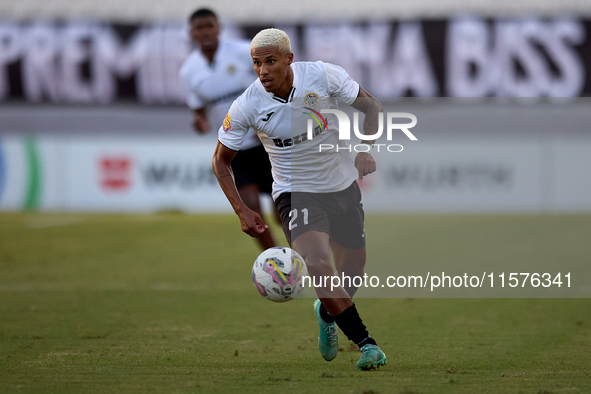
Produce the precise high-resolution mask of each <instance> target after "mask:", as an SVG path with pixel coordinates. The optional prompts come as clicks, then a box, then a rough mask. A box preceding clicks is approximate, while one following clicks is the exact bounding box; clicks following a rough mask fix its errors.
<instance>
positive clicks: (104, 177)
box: [99, 157, 131, 192]
mask: <svg viewBox="0 0 591 394" xmlns="http://www.w3.org/2000/svg"><path fill="white" fill-rule="evenodd" d="M99 166H100V172H101V179H100V182H101V187H102V189H103V190H104V191H116V192H120V191H127V189H129V186H130V185H131V158H129V157H103V158H102V159H100V160H99Z"/></svg>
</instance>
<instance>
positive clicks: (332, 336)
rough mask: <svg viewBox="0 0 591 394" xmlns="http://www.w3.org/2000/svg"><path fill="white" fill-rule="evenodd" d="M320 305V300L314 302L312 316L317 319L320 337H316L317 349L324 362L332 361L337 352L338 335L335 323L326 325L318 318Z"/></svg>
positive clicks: (320, 317)
mask: <svg viewBox="0 0 591 394" xmlns="http://www.w3.org/2000/svg"><path fill="white" fill-rule="evenodd" d="M321 305H322V303H321V302H320V300H318V299H317V300H316V301H314V314H315V315H316V318H317V319H318V325H319V326H320V336H319V337H318V349H320V354H322V357H324V359H325V360H326V361H331V360H333V359H334V358H335V357H336V356H337V353H338V352H339V334H338V333H337V324H336V323H334V322H333V323H327V322H325V321H324V319H322V316H320V306H321Z"/></svg>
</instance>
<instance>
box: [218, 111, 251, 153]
mask: <svg viewBox="0 0 591 394" xmlns="http://www.w3.org/2000/svg"><path fill="white" fill-rule="evenodd" d="M249 129H250V126H249V124H248V121H247V120H246V116H244V113H243V112H242V110H241V109H240V106H239V105H238V103H237V102H236V101H234V102H233V103H232V106H231V107H230V109H229V110H228V114H227V115H226V117H225V118H224V123H223V124H222V125H221V127H220V129H219V131H218V141H220V143H221V144H222V145H224V146H225V147H226V148H229V149H232V150H235V151H238V150H240V147H241V146H242V143H243V142H244V139H245V138H246V134H247V133H248V130H249Z"/></svg>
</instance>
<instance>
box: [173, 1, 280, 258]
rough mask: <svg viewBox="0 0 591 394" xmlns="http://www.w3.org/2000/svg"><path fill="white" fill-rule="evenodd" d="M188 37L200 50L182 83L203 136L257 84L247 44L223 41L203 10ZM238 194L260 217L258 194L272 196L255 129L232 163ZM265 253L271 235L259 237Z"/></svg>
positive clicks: (184, 71) (191, 58) (186, 64)
mask: <svg viewBox="0 0 591 394" xmlns="http://www.w3.org/2000/svg"><path fill="white" fill-rule="evenodd" d="M189 22H190V24H191V27H190V34H191V38H192V40H193V41H194V43H195V44H196V45H198V48H197V49H195V50H194V51H193V52H192V53H191V54H190V55H189V57H188V58H187V60H186V61H185V62H184V63H183V65H182V67H181V70H180V81H181V84H182V85H183V87H184V88H185V91H186V92H187V105H188V106H189V108H191V109H192V110H193V114H194V121H193V127H194V128H195V130H196V131H197V132H199V133H201V134H204V133H207V132H209V130H210V125H215V130H217V129H218V127H219V125H221V124H222V121H223V119H224V116H225V115H226V113H227V112H228V108H230V105H231V104H232V102H233V101H234V100H235V99H236V98H237V97H238V96H239V95H240V94H241V93H242V92H244V90H245V89H246V88H247V87H248V86H249V85H250V84H251V83H252V81H254V80H255V79H256V75H255V74H254V72H253V69H252V60H251V58H250V48H249V44H248V42H246V41H239V40H222V39H220V38H219V34H220V24H219V22H218V18H217V16H216V14H215V13H214V12H213V11H211V10H210V9H206V8H201V9H198V10H197V11H195V12H193V14H191V16H190V17H189ZM232 169H233V172H234V176H235V178H236V187H237V188H238V193H239V194H240V197H241V198H242V200H243V201H244V203H245V204H246V205H247V206H248V208H249V209H252V210H253V211H255V212H256V213H257V214H259V215H262V213H261V212H262V210H261V204H260V194H261V193H266V194H271V190H272V184H273V177H272V175H271V164H270V162H269V156H268V155H267V152H266V151H265V149H264V148H263V146H262V145H261V141H260V140H259V138H258V137H257V136H256V134H255V133H254V131H253V130H249V132H248V133H247V136H246V138H245V140H244V143H243V144H242V146H241V148H240V152H238V154H237V155H236V158H235V160H234V161H233V162H232ZM256 238H257V242H258V243H259V245H260V247H261V248H262V249H263V250H266V249H268V248H271V247H273V246H275V240H274V239H273V236H272V234H271V231H270V230H268V229H266V230H265V231H264V232H262V233H261V234H258V235H257V237H256Z"/></svg>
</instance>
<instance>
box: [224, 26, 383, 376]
mask: <svg viewBox="0 0 591 394" xmlns="http://www.w3.org/2000/svg"><path fill="white" fill-rule="evenodd" d="M250 48H251V52H250V53H251V56H252V59H253V64H254V69H255V71H256V73H257V75H258V77H259V78H258V79H257V80H256V81H255V82H254V83H253V84H252V85H250V87H249V88H248V89H246V91H245V92H244V93H243V94H242V95H241V96H240V97H238V99H236V101H235V102H234V103H233V104H232V106H231V107H230V111H229V112H228V115H227V117H226V119H225V121H224V124H223V126H222V127H221V128H220V130H219V133H218V144H217V147H216V151H215V154H214V157H213V169H214V172H215V174H216V176H217V178H218V181H219V183H220V185H221V187H222V189H223V191H224V193H225V194H226V196H227V198H228V200H229V201H230V203H231V204H232V207H233V208H234V211H235V212H236V214H237V215H238V216H239V217H240V223H241V226H242V230H243V231H244V232H246V233H247V234H249V235H251V236H257V235H258V234H260V233H261V232H263V231H265V229H266V227H267V226H266V224H265V222H264V221H263V220H262V218H261V217H260V216H259V215H258V214H257V213H255V212H253V211H252V210H250V209H249V208H248V207H247V206H245V204H244V203H243V202H242V201H241V200H240V198H239V196H238V193H237V190H236V187H235V184H234V182H233V177H232V170H231V163H232V159H233V158H234V156H235V155H236V152H237V151H239V150H240V149H241V146H242V144H243V143H244V141H245V139H246V137H247V133H248V132H249V130H250V129H255V130H257V133H258V135H259V136H260V139H261V141H262V142H263V145H264V146H265V149H267V151H268V152H269V157H270V159H271V161H272V163H273V178H274V180H275V183H274V185H273V199H274V200H275V204H276V205H277V207H278V209H279V213H280V215H281V220H282V224H283V231H284V233H285V236H286V238H287V240H288V242H289V244H290V245H292V246H293V248H294V249H295V250H296V251H297V252H299V253H300V254H301V255H302V257H303V258H304V259H305V260H306V265H307V267H308V272H309V273H310V274H311V276H313V277H316V278H323V277H324V278H325V277H331V276H332V275H333V272H334V270H333V268H332V264H331V252H332V255H333V257H334V260H335V266H336V269H337V272H338V273H339V274H340V273H344V274H345V275H348V276H351V277H353V276H363V273H364V267H365V260H366V252H365V230H364V224H363V221H364V213H363V207H362V205H361V192H360V190H359V186H358V185H357V182H356V179H360V180H361V179H363V177H364V176H365V175H367V174H370V173H372V172H374V171H375V170H376V163H375V161H374V160H373V157H372V156H371V154H370V153H368V151H369V150H371V146H369V147H367V150H366V151H364V152H361V153H358V154H357V155H356V157H355V159H354V160H353V158H352V157H351V156H350V155H347V154H346V153H344V151H338V150H337V151H336V152H330V153H327V154H323V153H319V152H318V149H317V148H318V146H320V144H331V145H333V146H334V145H336V144H339V140H338V134H339V132H338V128H337V127H336V125H335V121H334V119H333V118H332V117H331V118H328V119H327V120H325V119H324V118H323V117H322V114H321V113H320V112H319V111H321V106H323V105H324V106H323V107H322V109H324V108H326V106H328V107H329V109H330V108H333V109H334V108H336V106H337V104H336V103H335V100H336V101H338V102H341V103H344V104H346V105H350V106H352V107H353V108H355V109H356V110H358V111H360V112H363V113H364V114H365V121H364V127H363V130H364V133H365V134H368V135H375V134H376V132H377V130H378V117H379V113H380V112H383V108H382V105H381V104H380V103H379V101H378V100H376V99H375V98H374V97H372V96H371V95H370V94H369V93H367V92H366V91H365V90H364V89H363V88H361V86H359V84H358V83H357V82H355V81H354V80H353V79H351V77H349V75H348V74H347V72H346V71H345V70H344V69H343V68H341V67H339V66H335V65H333V64H329V63H323V62H298V63H293V53H292V52H291V44H290V41H289V37H288V36H287V34H286V33H285V32H283V31H282V30H278V29H266V30H262V31H261V32H259V33H258V34H257V35H256V36H255V37H254V38H253V40H252V42H251V45H250ZM314 108H315V109H314ZM309 114H315V116H316V117H317V118H316V119H317V126H316V127H315V129H314V134H313V137H310V136H309V134H307V133H306V126H305V125H306V121H307V119H308V118H309V116H308V115H309ZM310 116H312V115H310ZM320 119H321V120H322V121H320ZM310 124H312V123H310ZM367 142H368V143H369V145H373V142H374V141H367ZM339 145H342V144H339ZM315 290H316V293H317V295H318V298H319V299H318V300H316V301H315V302H314V313H315V314H316V318H317V319H318V324H319V327H320V336H319V338H318V339H319V340H318V346H319V349H320V353H321V354H322V356H323V357H324V359H325V360H327V361H331V360H332V359H334V358H335V357H336V356H337V354H338V334H337V325H338V327H339V328H340V329H341V330H342V331H343V332H344V333H345V335H346V336H347V338H349V340H351V341H353V342H354V343H355V344H356V345H358V346H359V348H360V349H361V358H360V360H359V361H358V362H357V368H358V369H360V370H368V369H374V368H378V367H380V366H381V365H384V364H386V356H385V354H384V352H382V350H381V349H380V348H379V347H378V346H377V344H376V341H375V340H374V339H373V338H372V337H370V335H369V332H368V331H367V328H366V326H365V325H364V324H363V322H362V320H361V318H360V316H359V313H358V312H357V308H356V307H355V304H354V303H353V301H352V300H351V297H352V296H353V295H354V293H355V291H356V288H354V287H348V288H343V287H341V286H337V287H335V288H334V289H333V288H332V286H331V288H330V290H329V289H328V288H327V287H324V288H322V287H316V288H315Z"/></svg>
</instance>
